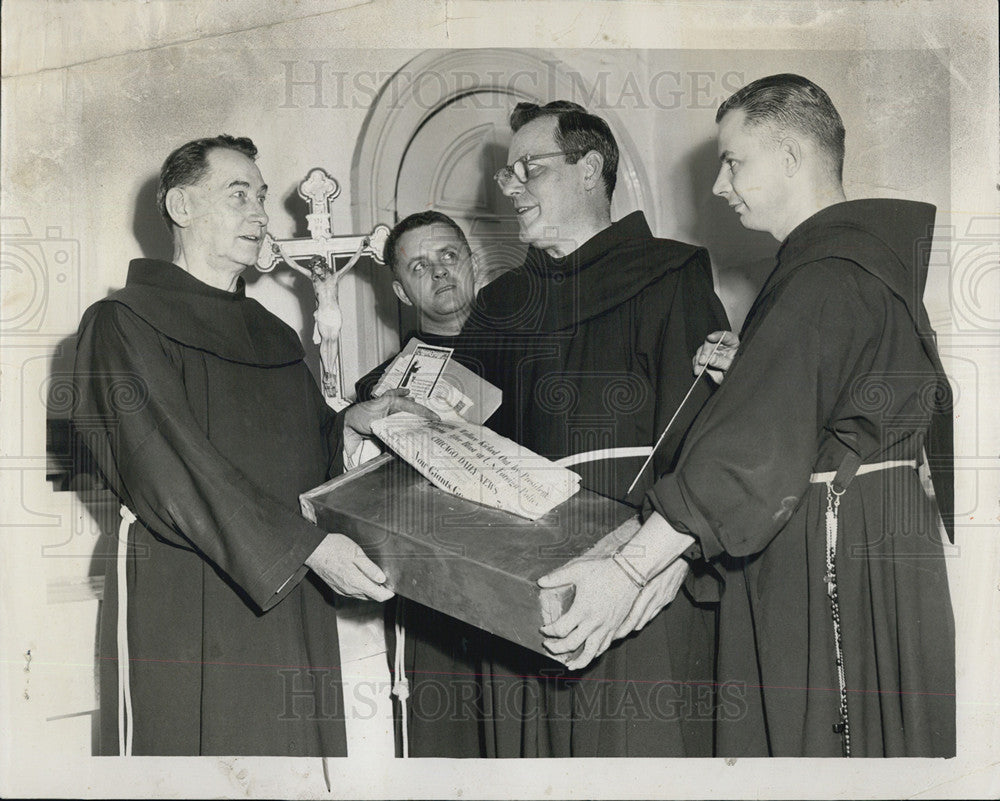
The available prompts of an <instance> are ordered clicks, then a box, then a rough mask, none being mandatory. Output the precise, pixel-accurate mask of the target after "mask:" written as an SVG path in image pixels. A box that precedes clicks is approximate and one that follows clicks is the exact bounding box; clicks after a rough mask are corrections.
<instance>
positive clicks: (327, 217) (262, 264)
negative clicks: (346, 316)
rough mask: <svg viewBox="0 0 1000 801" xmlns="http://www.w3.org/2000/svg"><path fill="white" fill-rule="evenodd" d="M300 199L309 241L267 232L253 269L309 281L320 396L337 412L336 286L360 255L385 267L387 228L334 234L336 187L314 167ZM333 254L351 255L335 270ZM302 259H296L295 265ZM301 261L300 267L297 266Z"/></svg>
mask: <svg viewBox="0 0 1000 801" xmlns="http://www.w3.org/2000/svg"><path fill="white" fill-rule="evenodd" d="M298 193H299V197H301V198H302V199H303V200H305V201H307V202H308V203H309V214H307V215H306V225H307V226H308V228H309V234H310V236H309V238H308V239H307V238H305V237H300V238H292V239H278V238H275V237H273V236H271V234H266V235H265V237H264V242H263V245H262V247H261V250H260V256H259V257H258V258H257V269H258V270H260V272H262V273H269V272H271V271H272V270H274V268H275V267H277V266H278V265H279V264H281V263H285V264H287V265H288V266H289V267H291V268H292V269H293V270H295V271H296V272H298V273H300V274H301V275H304V276H305V277H306V278H308V279H309V280H310V281H312V285H313V289H314V290H315V292H316V311H315V315H314V316H315V328H314V330H313V342H314V343H316V344H317V345H319V355H320V364H321V367H322V374H323V375H322V381H321V386H322V388H323V397H324V398H326V402H327V404H329V405H330V406H331V407H332V408H334V409H336V410H337V411H340V410H341V409H343V408H344V407H346V406H347V405H348V403H349V402H348V401H346V400H345V399H344V390H343V386H342V385H341V379H340V328H341V325H342V322H343V317H342V316H341V313H340V302H339V299H338V292H337V287H338V284H339V282H340V279H341V278H343V277H344V275H346V274H347V273H348V272H349V271H350V270H351V269H352V268H353V267H354V265H355V264H357V263H358V260H359V259H360V258H361V257H362V256H370V257H371V258H373V259H374V260H375V261H376V262H378V263H379V264H384V261H383V258H382V252H383V250H384V248H385V242H386V239H387V238H388V236H389V227H388V226H387V225H382V224H381V223H380V224H379V225H376V226H375V228H373V229H372V232H371V233H370V234H348V235H342V236H334V235H333V220H332V215H331V212H330V204H331V203H332V202H333V201H334V200H335V199H336V198H337V196H338V195H339V194H340V184H338V183H337V182H336V181H335V180H334V179H333V178H331V177H330V176H329V175H328V174H327V172H326V171H325V170H322V169H320V168H318V167H316V168H314V169H312V170H310V171H309V174H308V175H307V176H306V179H305V180H304V181H302V182H301V183H300V184H299V187H298ZM337 256H350V257H351V258H350V260H349V261H348V262H347V264H345V265H344V266H343V267H341V268H340V269H338V268H337V263H336V258H337ZM300 260H301V261H300ZM302 261H304V262H305V266H303V264H302V263H301V262H302Z"/></svg>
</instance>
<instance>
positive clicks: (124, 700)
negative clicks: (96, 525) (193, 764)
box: [116, 504, 136, 756]
mask: <svg viewBox="0 0 1000 801" xmlns="http://www.w3.org/2000/svg"><path fill="white" fill-rule="evenodd" d="M120 513H121V518H122V522H121V524H120V525H119V526H118V560H117V562H118V565H117V567H118V633H117V638H116V645H117V648H118V753H119V755H120V756H132V731H133V728H134V726H133V723H134V721H133V717H132V686H131V681H130V676H129V673H130V671H129V655H128V570H127V567H128V532H129V529H130V528H131V527H132V524H133V523H134V522H135V521H136V516H135V514H134V513H133V512H132V510H131V509H129V508H128V507H127V506H126V505H125V504H122V506H121V510H120Z"/></svg>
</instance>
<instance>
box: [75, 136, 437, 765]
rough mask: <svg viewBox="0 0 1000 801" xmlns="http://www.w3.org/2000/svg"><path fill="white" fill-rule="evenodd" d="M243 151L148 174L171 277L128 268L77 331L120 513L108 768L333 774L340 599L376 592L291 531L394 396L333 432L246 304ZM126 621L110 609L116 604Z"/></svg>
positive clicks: (223, 142)
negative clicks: (158, 759) (184, 758)
mask: <svg viewBox="0 0 1000 801" xmlns="http://www.w3.org/2000/svg"><path fill="white" fill-rule="evenodd" d="M256 152H257V150H256V148H255V147H254V145H253V143H252V142H251V141H250V140H249V139H245V138H233V137H229V136H220V137H215V138H211V139H200V140H195V141H192V142H189V143H187V144H185V145H183V146H181V147H180V148H178V149H177V150H175V151H174V152H173V153H172V154H171V155H170V156H169V157H168V158H167V160H166V161H165V162H164V165H163V169H162V171H161V175H160V185H159V193H158V200H159V205H160V211H161V213H162V214H163V216H164V218H165V220H166V221H167V223H168V225H169V226H170V228H171V230H172V232H173V237H174V259H173V263H170V262H165V261H156V260H152V259H137V260H134V261H133V262H132V263H131V265H130V266H129V272H128V279H127V282H126V286H125V288H124V289H122V290H119V291H117V292H113V293H112V294H110V295H109V296H108V297H107V298H105V299H104V300H102V301H100V302H98V303H96V304H94V305H93V306H91V307H90V308H89V309H88V310H87V312H86V313H85V314H84V317H83V320H82V322H81V324H80V333H79V344H78V352H77V361H76V382H77V387H78V391H79V396H80V403H79V406H78V409H77V411H76V413H75V415H74V419H75V423H76V425H77V427H78V429H79V430H80V431H81V432H83V434H84V436H85V437H86V440H87V442H88V445H89V447H90V449H91V450H92V451H93V453H94V456H95V458H96V460H97V462H98V464H99V465H100V467H101V470H102V471H103V473H104V474H105V476H106V478H107V480H108V483H109V485H110V487H111V488H112V489H113V490H114V492H115V494H116V495H117V496H118V497H119V499H120V500H121V502H122V518H123V524H122V530H121V534H120V542H119V559H118V562H117V566H116V567H112V569H110V570H109V571H108V577H107V584H106V589H105V596H104V603H103V612H102V621H101V747H100V750H101V752H102V753H104V754H128V753H132V754H136V755H140V754H141V755H198V754H237V755H273V756H278V755H281V756H311V755H344V754H346V739H345V728H344V708H343V699H342V693H341V687H340V671H339V664H340V655H339V649H338V641H337V626H336V618H335V609H334V604H335V593H340V594H343V595H349V596H351V597H356V598H370V599H373V600H378V601H384V600H386V599H387V598H388V597H390V596H391V595H392V593H391V592H390V591H389V590H388V589H386V588H385V587H384V586H382V583H383V582H384V580H385V577H384V575H383V574H382V572H381V571H380V570H379V569H378V568H377V567H376V566H375V565H374V564H373V563H372V562H370V561H369V560H368V559H367V558H366V557H365V556H364V554H363V553H362V552H361V551H360V549H358V548H357V547H356V546H355V545H354V544H353V543H352V542H351V541H350V540H348V539H347V538H346V537H344V536H342V535H340V534H328V533H326V532H324V531H320V530H319V529H317V528H316V527H315V526H313V525H312V524H310V523H309V522H308V521H306V520H305V519H303V518H302V517H301V516H300V514H299V504H298V495H299V493H300V492H303V491H305V490H308V489H310V488H312V487H315V486H316V485H317V484H320V483H322V482H323V481H325V480H326V479H327V478H328V477H330V476H331V475H332V474H335V473H336V472H339V470H340V462H341V458H340V454H341V444H342V442H343V443H344V444H345V446H347V447H350V448H352V449H353V448H354V447H355V446H356V445H357V444H358V443H359V442H360V437H361V436H362V435H365V434H367V433H370V422H371V420H372V419H374V417H376V416H381V415H383V414H385V413H387V412H388V410H389V409H390V408H404V407H405V408H407V409H410V410H411V411H418V412H419V407H417V406H416V404H413V403H412V401H408V400H406V399H403V398H399V397H389V398H386V399H384V400H382V401H376V402H373V403H372V404H363V405H359V406H355V407H352V408H351V409H349V410H347V411H346V412H345V413H344V414H343V415H342V416H340V417H337V416H335V415H334V414H333V413H332V411H331V410H330V409H329V408H328V407H327V406H326V404H325V403H324V401H323V398H322V396H321V395H320V392H319V390H318V388H317V387H316V384H315V382H314V380H313V377H312V375H311V374H310V372H309V370H308V369H307V367H306V365H305V363H304V362H303V351H302V347H301V345H300V343H299V339H298V337H297V336H296V334H295V332H294V331H292V329H291V328H289V327H288V326H287V325H285V324H284V323H282V322H281V321H280V320H278V319H277V318H276V317H274V316H273V315H272V314H270V313H269V312H268V311H266V310H265V309H264V308H263V307H262V306H261V305H260V304H258V303H257V302H256V301H254V300H252V299H250V298H248V297H246V294H245V287H244V282H243V279H242V278H240V277H239V276H240V273H241V272H242V271H243V270H245V269H246V268H247V267H248V266H250V265H252V264H254V262H255V261H256V259H257V254H258V251H259V249H260V245H261V242H262V238H263V236H264V233H265V228H266V225H267V214H266V213H265V211H264V199H265V195H266V191H267V187H266V186H265V185H264V182H263V180H262V178H261V174H260V171H259V170H258V169H257V166H256V164H255V163H254V157H255V156H256ZM122 601H124V603H121V602H122Z"/></svg>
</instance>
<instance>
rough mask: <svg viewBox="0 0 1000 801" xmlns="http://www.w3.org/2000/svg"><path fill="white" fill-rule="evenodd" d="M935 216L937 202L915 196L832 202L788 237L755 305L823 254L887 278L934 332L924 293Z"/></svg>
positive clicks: (920, 323)
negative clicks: (928, 320)
mask: <svg viewBox="0 0 1000 801" xmlns="http://www.w3.org/2000/svg"><path fill="white" fill-rule="evenodd" d="M934 216H935V208H934V206H932V205H930V204H929V203H919V202H916V201H912V200H889V199H881V198H876V199H869V200H847V201H844V202H843V203H835V204H834V205H832V206H827V207H826V208H825V209H822V210H820V211H818V212H816V214H814V215H813V216H812V217H810V218H809V219H807V220H805V221H803V222H801V223H800V224H799V225H798V226H797V227H796V228H795V229H794V230H793V231H792V232H791V233H790V234H789V235H788V236H787V237H786V238H785V241H784V242H783V243H782V244H781V247H780V248H779V250H778V263H777V266H776V267H775V268H774V271H773V272H772V273H771V275H770V276H769V277H768V279H767V281H765V282H764V287H763V288H762V289H761V292H760V294H759V295H758V297H757V301H756V302H755V303H754V306H757V305H758V304H759V303H760V301H761V300H762V299H763V298H765V297H766V296H767V295H769V294H770V293H771V292H773V291H774V289H775V288H777V287H778V286H779V285H780V284H781V283H783V281H784V280H785V279H786V278H788V277H789V276H790V275H791V274H792V273H793V272H794V271H795V270H796V269H797V268H798V267H801V266H802V265H804V264H808V263H810V262H814V261H821V260H823V259H845V260H847V261H851V262H854V263H855V264H857V265H858V266H859V267H861V268H862V269H864V270H865V271H867V272H868V273H870V274H872V275H873V276H875V277H876V278H878V279H879V280H880V281H881V282H882V283H884V284H885V285H886V286H887V287H888V288H889V289H890V290H891V291H892V292H893V294H895V295H896V296H897V297H898V298H899V299H900V300H901V301H902V302H903V303H904V304H905V305H906V309H907V311H908V312H909V314H910V317H911V318H912V319H913V321H914V324H916V325H917V326H918V327H919V328H920V330H921V331H929V330H930V326H929V324H927V320H926V316H927V313H926V311H925V310H924V305H923V296H924V287H925V286H926V284H927V263H928V259H929V257H930V250H931V241H932V238H933V233H934ZM752 313H753V310H751V314H748V315H747V319H748V320H749V319H750V317H751V316H752ZM925 326H926V327H925Z"/></svg>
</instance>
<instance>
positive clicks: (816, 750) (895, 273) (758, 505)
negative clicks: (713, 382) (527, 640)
mask: <svg viewBox="0 0 1000 801" xmlns="http://www.w3.org/2000/svg"><path fill="white" fill-rule="evenodd" d="M716 121H717V122H718V124H719V155H720V159H721V161H722V165H721V168H720V171H719V176H718V179H717V180H716V183H715V186H714V190H713V191H714V192H715V194H717V195H719V196H720V197H722V198H723V199H725V200H726V201H727V202H728V203H729V205H730V206H731V207H732V208H733V209H734V210H735V211H736V213H737V214H739V215H740V219H741V221H742V222H743V224H744V226H746V227H747V228H750V229H753V230H763V231H768V232H770V233H771V234H772V235H773V236H774V237H775V238H776V239H778V240H779V241H781V242H782V245H781V248H780V250H779V252H778V256H777V265H776V267H775V268H774V271H773V272H772V273H771V275H770V277H769V278H768V279H767V281H766V282H765V284H764V286H763V288H762V289H761V291H760V294H759V295H758V296H757V299H756V301H755V303H754V305H753V307H752V308H751V310H750V313H749V315H748V316H747V319H746V322H745V324H744V326H743V329H742V332H741V335H740V343H739V348H738V351H737V353H736V355H735V357H734V358H733V359H732V361H731V365H730V366H729V369H728V372H726V374H725V377H724V380H723V381H722V384H721V386H720V387H719V390H718V391H717V392H716V393H715V395H714V396H713V397H712V399H711V400H710V401H709V402H708V404H706V406H705V408H704V410H703V411H702V413H701V415H700V416H699V418H698V420H697V421H696V422H695V424H694V426H693V427H692V429H691V431H690V432H689V433H688V437H687V440H686V442H685V444H684V448H683V450H682V452H681V454H680V458H679V459H678V462H677V465H676V468H675V469H674V471H673V472H671V473H670V474H669V475H667V476H665V477H664V478H662V479H661V480H660V481H659V482H657V484H656V486H655V487H654V488H653V490H652V491H651V492H650V493H649V500H650V503H651V506H652V508H653V509H655V512H654V513H653V514H651V516H650V517H649V518H648V520H647V522H646V523H645V525H644V527H643V529H642V530H640V532H639V533H637V534H636V535H635V537H634V538H633V540H632V542H631V543H630V546H629V548H630V550H631V551H632V553H633V556H632V557H631V558H632V561H633V563H634V565H635V567H636V568H637V570H638V571H640V574H641V575H642V576H651V575H655V574H656V572H657V571H658V570H660V569H662V568H663V567H664V566H667V565H670V564H671V561H672V560H673V559H674V558H675V557H676V556H677V555H679V554H681V553H689V552H690V551H691V549H692V548H695V549H697V550H699V551H700V552H701V554H702V556H703V557H704V558H705V559H707V560H709V561H710V562H711V563H712V564H713V565H715V566H716V567H717V569H718V570H719V571H720V573H721V575H722V577H723V579H724V583H725V586H724V590H723V592H722V598H721V602H720V612H719V657H718V681H719V682H720V684H721V685H722V687H723V688H726V687H730V688H735V689H737V690H739V691H740V693H741V695H742V702H741V703H740V704H738V705H731V707H730V709H728V710H726V709H724V708H723V707H722V706H721V705H720V708H719V714H718V720H717V740H716V753H717V754H719V755H722V756H767V755H770V756H841V755H850V756H914V757H916V756H921V757H931V756H938V757H941V756H951V755H954V753H955V696H954V692H955V666H954V623H953V619H952V610H951V602H950V597H949V590H948V581H947V573H946V569H945V558H944V544H943V537H942V536H940V534H939V532H940V529H941V526H940V525H939V517H938V514H937V512H936V509H935V503H934V497H935V496H936V500H937V502H938V504H939V505H940V508H941V511H942V512H943V514H944V524H945V527H948V531H949V533H950V525H951V519H950V518H951V514H950V510H951V505H952V497H953V495H952V486H951V416H950V415H951V398H950V390H949V387H948V383H947V379H946V377H945V375H944V372H943V370H942V368H941V363H940V360H939V358H938V354H937V350H936V347H935V344H934V336H933V331H932V330H931V328H930V325H929V321H928V318H927V313H926V311H925V310H924V307H923V303H922V296H923V290H924V284H925V281H926V270H927V258H928V253H929V250H930V241H931V233H932V225H933V222H934V208H933V207H932V206H929V205H927V204H924V203H916V202H911V201H902V200H856V201H846V200H845V196H844V192H843V188H842V179H841V174H842V165H843V157H844V127H843V124H842V122H841V119H840V116H839V114H838V113H837V111H836V109H835V108H834V106H833V104H832V103H831V101H830V98H829V97H828V96H827V94H826V93H825V92H824V91H823V90H822V89H820V88H819V87H818V86H816V85H815V84H813V83H812V82H810V81H808V80H806V79H805V78H802V77H799V76H796V75H776V76H771V77H768V78H763V79H760V80H758V81H755V82H753V83H751V84H749V85H747V86H746V87H744V88H743V89H741V90H739V91H738V92H736V93H735V94H734V95H733V96H732V97H731V98H729V99H728V100H727V101H726V102H725V103H723V104H722V106H721V107H720V109H719V112H718V115H717V117H716ZM706 353H707V351H706V350H705V349H702V350H701V351H700V353H699V360H701V361H702V362H703V361H704V360H705V355H706ZM725 361H726V360H722V363H721V365H719V366H724V363H725ZM925 451H926V452H927V453H928V455H929V463H930V465H932V467H933V470H932V473H933V486H932V485H931V478H929V477H926V476H924V478H927V480H926V481H922V480H921V474H920V472H918V467H920V466H921V465H922V464H923V462H924V459H923V456H924V452H925ZM603 569H604V570H606V571H609V570H610V569H611V568H610V567H604V568H603ZM599 578H600V577H599V574H598V571H597V569H596V568H595V569H594V571H593V574H592V575H591V576H590V577H588V579H582V578H581V579H580V583H578V584H577V605H579V607H580V609H579V610H578V611H574V612H573V613H572V614H568V615H566V616H564V618H565V619H564V620H563V621H562V622H561V623H557V624H556V625H555V626H553V627H552V629H553V631H552V633H553V634H554V635H555V636H556V637H558V638H561V639H560V640H559V645H558V647H560V648H572V647H573V646H574V645H575V644H576V643H577V641H579V640H581V639H582V638H600V637H601V636H602V635H601V631H602V630H604V629H609V628H615V627H620V626H624V627H626V628H628V627H630V626H631V624H632V621H633V619H634V617H635V614H634V612H633V613H632V614H629V609H630V607H631V608H632V609H633V610H634V609H635V608H636V605H641V604H642V602H641V601H640V600H636V599H635V596H636V594H637V593H636V592H635V591H633V592H630V593H625V594H622V595H621V596H618V597H615V598H612V597H610V596H609V595H608V594H607V593H604V594H603V595H601V594H600V591H601V586H600V581H599ZM584 580H589V582H590V583H589V586H588V587H586V588H585V587H584V586H583V585H582V582H583V581H584ZM639 597H640V599H641V593H640V594H639ZM574 609H575V607H574ZM623 620H624V622H623ZM573 627H575V630H574V631H573V632H571V631H570V629H571V628H573Z"/></svg>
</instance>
